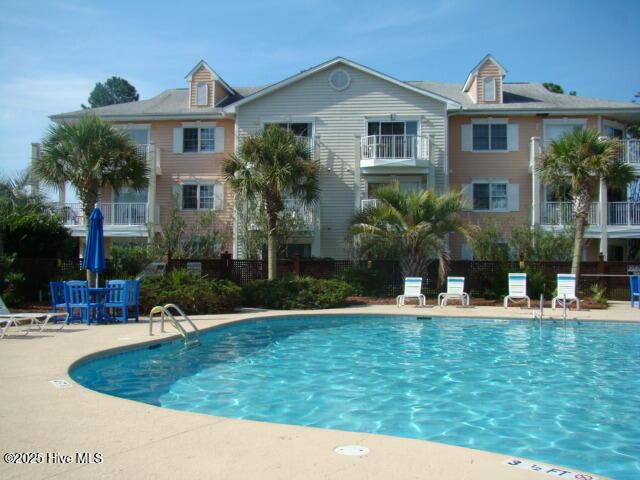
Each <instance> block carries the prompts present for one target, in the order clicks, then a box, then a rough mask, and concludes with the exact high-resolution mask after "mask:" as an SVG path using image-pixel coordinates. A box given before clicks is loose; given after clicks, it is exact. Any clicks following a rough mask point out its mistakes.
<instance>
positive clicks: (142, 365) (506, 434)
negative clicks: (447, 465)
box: [70, 315, 640, 479]
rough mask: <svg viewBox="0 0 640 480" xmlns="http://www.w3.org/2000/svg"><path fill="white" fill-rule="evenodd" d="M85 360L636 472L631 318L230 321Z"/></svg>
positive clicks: (238, 406) (477, 443) (242, 408)
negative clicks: (184, 339)
mask: <svg viewBox="0 0 640 480" xmlns="http://www.w3.org/2000/svg"><path fill="white" fill-rule="evenodd" d="M201 341H202V344H201V345H200V346H197V347H195V348H190V349H185V348H184V347H183V346H182V344H181V342H179V341H174V342H169V343H163V344H156V345H153V346H151V347H143V348H139V349H137V350H131V351H128V352H123V353H117V354H113V355H111V356H107V357H103V358H99V359H94V360H90V361H87V362H85V363H81V364H79V365H78V366H77V367H75V368H74V369H73V370H72V371H71V373H70V375H71V377H72V378H73V379H74V380H76V381H77V382H78V383H80V384H82V385H84V386H86V387H88V388H91V389H94V390H97V391H99V392H103V393H106V394H110V395H115V396H118V397H123V398H128V399H132V400H138V401H141V402H146V403H149V404H153V405H158V406H161V407H165V408H171V409H176V410H187V411H192V412H200V413H205V414H210V415H219V416H223V417H233V418H244V419H251V420H259V421H265V422H274V423H286V424H295V425H305V426H313V427H322V428H333V429H340V430H350V431H358V432H372V433H381V434H387V435H395V436H400V437H409V438H416V439H423V440H431V441H436V442H442V443H448V444H452V445H460V446H464V447H471V448H478V449H482V450H489V451H493V452H498V453H504V454H507V455H513V456H521V457H528V458H532V459H535V460H539V461H543V462H549V463H554V464H559V465H565V466H568V467H573V468H576V469H580V470H588V471H591V472H593V473H599V474H602V475H607V476H610V477H612V478H616V479H637V478H640V460H639V459H640V355H639V353H640V324H628V323H618V322H615V323H612V322H566V323H563V322H545V323H543V324H542V325H540V324H539V323H538V322H533V321H528V320H499V319H496V320H491V319H473V318H436V317H434V318H429V317H415V316H327V315H322V316H299V317H284V318H271V319H262V320H253V321H245V322H238V323H234V324H229V325H226V326H222V327H219V328H216V329H213V330H210V331H208V332H204V333H203V334H202V335H201Z"/></svg>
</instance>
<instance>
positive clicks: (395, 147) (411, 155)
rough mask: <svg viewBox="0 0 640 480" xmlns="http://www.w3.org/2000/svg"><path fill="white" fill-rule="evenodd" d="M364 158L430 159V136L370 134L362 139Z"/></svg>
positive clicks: (361, 152) (361, 150) (361, 148)
mask: <svg viewBox="0 0 640 480" xmlns="http://www.w3.org/2000/svg"><path fill="white" fill-rule="evenodd" d="M360 154H361V157H362V159H363V160H428V159H429V137H428V136H421V135H368V136H366V137H362V138H361V139H360Z"/></svg>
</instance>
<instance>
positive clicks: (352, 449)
mask: <svg viewBox="0 0 640 480" xmlns="http://www.w3.org/2000/svg"><path fill="white" fill-rule="evenodd" d="M333 451H334V452H336V453H337V454H339V455H350V456H352V457H362V456H364V455H367V454H368V453H369V449H368V448H367V447H363V446H361V445H342V446H340V447H336V448H334V449H333Z"/></svg>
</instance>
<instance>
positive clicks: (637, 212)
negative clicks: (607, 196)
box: [607, 202, 640, 226]
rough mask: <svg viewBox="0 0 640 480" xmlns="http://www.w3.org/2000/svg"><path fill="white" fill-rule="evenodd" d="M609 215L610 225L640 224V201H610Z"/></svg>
mask: <svg viewBox="0 0 640 480" xmlns="http://www.w3.org/2000/svg"><path fill="white" fill-rule="evenodd" d="M607 217H608V218H607V220H608V224H609V225H616V226H622V225H628V226H637V225H640V202H609V205H608V210H607Z"/></svg>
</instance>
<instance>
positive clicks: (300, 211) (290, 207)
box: [284, 198, 316, 231]
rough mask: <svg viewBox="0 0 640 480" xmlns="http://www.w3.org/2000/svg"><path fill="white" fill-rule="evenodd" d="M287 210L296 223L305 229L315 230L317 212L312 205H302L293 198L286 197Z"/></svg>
mask: <svg viewBox="0 0 640 480" xmlns="http://www.w3.org/2000/svg"><path fill="white" fill-rule="evenodd" d="M284 205H285V210H286V212H287V213H290V214H291V215H292V217H293V218H294V219H295V220H296V223H297V224H298V226H299V227H300V228H301V230H303V231H313V230H315V225H316V213H315V210H314V209H313V208H312V207H306V206H303V205H300V203H298V202H296V201H295V200H293V199H290V198H289V199H286V200H285V202H284Z"/></svg>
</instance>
